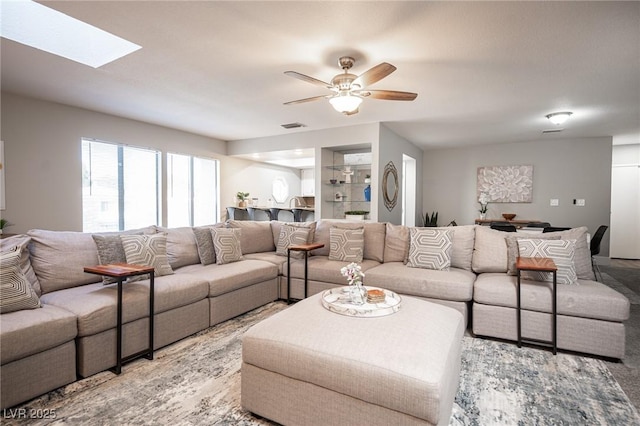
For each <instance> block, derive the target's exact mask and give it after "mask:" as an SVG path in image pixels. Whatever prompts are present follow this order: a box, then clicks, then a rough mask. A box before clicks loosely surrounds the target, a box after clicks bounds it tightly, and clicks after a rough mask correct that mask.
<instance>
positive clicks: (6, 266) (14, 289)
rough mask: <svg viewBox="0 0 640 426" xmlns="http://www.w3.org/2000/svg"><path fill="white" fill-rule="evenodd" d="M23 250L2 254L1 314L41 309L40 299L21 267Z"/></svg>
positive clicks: (0, 280)
mask: <svg viewBox="0 0 640 426" xmlns="http://www.w3.org/2000/svg"><path fill="white" fill-rule="evenodd" d="M21 256H22V253H21V250H19V249H18V247H15V248H14V249H12V250H9V251H6V252H2V253H0V313H2V314H6V313H9V312H15V311H21V310H24V309H35V308H39V307H41V305H40V299H39V298H38V295H37V294H36V292H35V291H34V290H33V288H31V284H30V283H29V281H28V280H27V277H26V275H25V274H24V273H23V272H22V268H21V266H20V257H21Z"/></svg>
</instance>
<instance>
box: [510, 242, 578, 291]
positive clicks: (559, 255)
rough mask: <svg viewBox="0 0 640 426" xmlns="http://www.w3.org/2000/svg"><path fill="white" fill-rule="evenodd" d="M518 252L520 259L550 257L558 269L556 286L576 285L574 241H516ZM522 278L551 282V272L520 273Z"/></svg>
mask: <svg viewBox="0 0 640 426" xmlns="http://www.w3.org/2000/svg"><path fill="white" fill-rule="evenodd" d="M518 250H519V252H520V256H522V257H550V258H551V259H553V261H554V262H555V264H556V266H557V267H558V271H557V272H556V275H557V282H558V284H576V285H577V284H578V277H577V276H576V269H575V266H574V264H573V257H574V253H575V251H576V240H540V239H534V238H532V239H521V240H518ZM521 276H522V278H524V279H528V280H533V281H548V282H553V274H552V273H551V272H533V271H522V274H521Z"/></svg>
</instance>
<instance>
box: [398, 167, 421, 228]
mask: <svg viewBox="0 0 640 426" xmlns="http://www.w3.org/2000/svg"><path fill="white" fill-rule="evenodd" d="M416 168H417V165H416V159H415V158H413V157H410V156H408V155H406V154H402V224H403V225H405V226H416V191H417V188H416Z"/></svg>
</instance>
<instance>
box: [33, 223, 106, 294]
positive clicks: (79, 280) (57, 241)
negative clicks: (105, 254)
mask: <svg viewBox="0 0 640 426" xmlns="http://www.w3.org/2000/svg"><path fill="white" fill-rule="evenodd" d="M28 235H29V236H30V237H31V243H30V244H29V252H30V254H31V265H32V266H33V270H34V272H35V273H36V275H37V277H38V281H39V282H40V287H41V288H42V294H47V293H51V292H52V291H56V290H62V289H65V288H70V287H75V286H79V285H84V284H90V283H95V282H98V281H101V279H102V278H101V277H100V276H99V275H94V274H87V273H85V272H84V267H85V266H93V265H97V264H98V263H99V262H98V250H97V248H96V244H95V243H94V242H93V238H92V236H91V234H86V233H83V232H69V231H47V230H42V229H32V230H30V231H29V232H28Z"/></svg>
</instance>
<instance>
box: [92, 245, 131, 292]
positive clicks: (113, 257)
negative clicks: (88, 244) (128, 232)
mask: <svg viewBox="0 0 640 426" xmlns="http://www.w3.org/2000/svg"><path fill="white" fill-rule="evenodd" d="M92 237H93V241H94V242H95V243H96V249H97V250H98V263H99V264H100V265H109V264H111V263H127V256H126V254H125V253H124V248H123V247H122V240H121V239H120V234H119V233H114V234H110V235H108V234H94V235H92ZM117 281H118V280H117V279H115V278H113V277H107V276H106V275H105V276H103V277H102V283H103V284H113V283H115V282H117Z"/></svg>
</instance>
